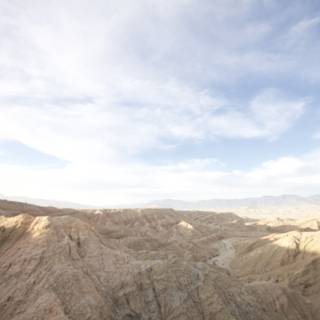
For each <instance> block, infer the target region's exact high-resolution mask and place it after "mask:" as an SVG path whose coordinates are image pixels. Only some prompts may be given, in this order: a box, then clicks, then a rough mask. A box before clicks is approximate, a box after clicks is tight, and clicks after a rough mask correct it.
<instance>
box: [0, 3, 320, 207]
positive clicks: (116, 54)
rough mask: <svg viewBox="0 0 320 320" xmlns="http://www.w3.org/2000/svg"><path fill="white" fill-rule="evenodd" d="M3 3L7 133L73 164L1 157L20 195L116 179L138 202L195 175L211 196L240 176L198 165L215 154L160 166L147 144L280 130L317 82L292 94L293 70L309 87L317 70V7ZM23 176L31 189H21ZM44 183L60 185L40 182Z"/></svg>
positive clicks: (0, 89)
mask: <svg viewBox="0 0 320 320" xmlns="http://www.w3.org/2000/svg"><path fill="white" fill-rule="evenodd" d="M0 6H1V10H0V12H1V13H0V18H1V19H0V20H1V23H0V36H1V39H2V41H1V44H0V139H9V140H13V141H18V142H20V143H23V144H24V145H26V146H28V147H30V148H32V149H35V150H38V151H39V152H42V153H45V154H49V155H51V156H54V157H57V158H60V159H63V160H65V161H67V163H68V165H66V167H65V168H64V169H61V168H60V169H59V170H58V169H55V170H52V169H50V170H47V171H44V170H43V169H41V170H40V169H39V171H37V170H36V169H35V168H33V169H32V170H31V169H30V168H29V169H27V168H25V167H23V165H21V167H19V166H10V165H6V166H2V165H0V171H1V177H2V179H3V180H2V181H6V182H7V187H6V188H7V190H8V192H10V193H15V191H14V190H15V188H17V186H16V185H17V184H19V186H20V188H21V189H20V190H19V189H18V188H17V189H16V193H26V194H27V193H28V194H27V195H29V196H32V195H33V194H29V193H34V194H35V195H36V196H39V195H37V194H36V193H37V192H44V193H46V194H43V197H47V198H48V197H50V198H51V197H52V196H50V193H52V194H57V197H60V196H61V197H64V196H65V195H68V197H70V200H75V201H76V200H77V198H80V197H82V196H84V195H85V193H86V192H87V193H88V194H90V196H89V197H90V199H89V200H90V201H100V200H101V201H102V200H103V199H104V198H105V195H106V194H107V193H108V194H111V193H109V192H110V189H112V190H114V192H113V193H112V198H113V199H116V198H119V200H120V198H121V197H124V198H125V199H130V200H134V198H135V197H141V198H143V194H145V195H146V197H148V194H149V193H150V197H151V192H152V194H153V195H154V197H160V196H162V195H163V196H165V194H166V192H165V189H166V188H165V187H164V185H165V179H167V181H168V183H171V184H172V185H173V186H175V187H172V188H171V189H168V192H169V191H170V192H172V193H173V195H174V194H176V195H177V196H178V195H183V192H181V190H184V188H180V187H179V185H181V186H182V185H184V186H186V188H187V186H188V188H189V187H190V190H189V191H188V190H187V189H186V190H184V191H185V192H186V194H187V193H191V190H192V188H193V186H197V185H199V192H200V190H201V192H203V193H205V192H207V193H209V192H211V191H214V190H215V189H214V188H215V187H214V185H215V183H216V182H215V181H216V180H215V179H217V181H219V179H220V178H221V177H223V178H225V180H223V181H224V182H223V184H225V185H226V187H225V190H227V181H229V183H230V185H231V184H232V183H233V181H234V179H237V177H238V173H234V172H233V171H232V168H231V169H230V172H225V171H224V170H226V169H222V168H221V166H220V167H219V170H218V169H217V168H216V169H215V167H214V165H217V166H218V162H219V159H216V158H218V156H217V157H216V156H215V157H214V159H215V160H214V161H213V160H210V161H209V162H210V163H211V167H210V166H209V167H207V168H206V169H204V164H206V163H207V161H208V160H207V159H209V158H210V157H206V158H205V159H202V160H201V159H199V157H197V155H193V156H190V158H188V159H185V161H184V162H183V163H181V162H180V161H176V160H175V159H172V163H170V164H169V165H168V166H164V167H160V166H155V164H154V163H152V162H147V161H145V160H144V159H143V154H146V153H148V152H155V153H156V152H157V150H160V149H161V150H163V149H170V148H174V147H175V146H176V145H179V144H184V145H186V148H188V145H190V144H194V143H197V142H198V141H201V142H203V141H205V142H206V143H207V144H208V149H209V148H213V149H214V142H215V141H217V140H226V141H227V140H230V139H238V140H248V139H259V140H260V141H262V142H266V143H269V142H270V141H275V140H277V139H281V137H282V135H283V134H284V133H286V132H288V131H290V129H291V128H292V127H293V126H294V125H295V124H296V123H297V122H298V121H299V120H300V119H301V118H302V116H303V115H304V113H305V112H306V110H307V108H308V107H309V102H310V98H309V95H310V92H308V93H306V94H305V93H298V94H292V88H291V87H290V84H291V80H292V79H293V75H294V76H295V81H296V82H299V81H300V82H301V83H303V84H304V85H305V84H306V83H313V84H314V83H318V82H317V81H319V80H320V79H319V77H318V74H320V73H319V69H320V68H319V66H318V64H316V63H315V57H316V56H318V54H320V47H319V46H316V45H314V43H315V41H313V40H314V39H316V38H317V36H318V35H317V27H318V23H319V21H318V17H317V16H316V12H315V10H311V8H309V11H310V12H308V11H307V9H303V10H304V11H303V15H302V14H300V13H299V12H300V11H301V10H302V7H301V6H297V5H296V6H294V7H293V8H292V7H291V6H290V2H288V6H287V7H283V6H282V5H280V4H278V3H276V2H274V1H262V2H261V1H247V0H243V1H237V2H235V1H204V2H202V3H201V4H199V3H198V2H196V1H193V0H187V1H185V0H174V1H170V3H166V4H164V3H160V2H158V1H144V0H142V1H138V2H135V3H133V2H130V1H124V0H123V1H117V2H116V3H115V2H113V3H112V2H105V1H100V0H94V1H88V0H80V1H68V2H65V1H62V0H57V1H55V2H54V3H53V2H52V3H49V2H43V1H38V0H31V1H28V2H21V1H15V0H14V1H6V0H5V1H2V2H1V4H0ZM280 6H281V8H282V10H279V8H280ZM265 12H268V13H269V14H268V17H269V18H267V17H266V16H267V15H265V14H264V13H265ZM279 12H281V14H279ZM270 17H271V18H270ZM305 33H308V34H309V36H308V41H305V42H303V44H301V45H299V48H298V47H297V46H296V45H295V41H297V39H298V38H299V37H301V36H302V37H303V36H304V35H302V34H305ZM299 75H301V77H300V76H299ZM226 143H227V142H226ZM155 157H156V155H155ZM210 159H211V158H210ZM212 161H213V162H214V165H213V164H212ZM215 161H216V162H215ZM200 167H201V169H200ZM213 167H214V168H213ZM181 168H184V169H185V172H184V173H183V174H182V173H181ZM28 170H29V171H28ZM152 174H154V175H155V177H154V178H152ZM245 174H246V173H241V174H240V176H241V179H243V178H244V175H245ZM31 176H33V177H34V178H33V179H31ZM160 176H161V177H163V178H161V177H160ZM205 176H206V177H213V179H212V180H210V179H208V178H204V177H205ZM229 178H230V180H228V179H229ZM175 179H178V181H180V182H179V185H175V184H174V182H173V181H175ZM221 179H222V178H221ZM28 180H29V181H31V180H32V181H33V183H34V186H33V187H32V186H31V187H30V186H29V187H28V188H27V187H25V188H24V187H23V186H24V185H25V181H28ZM44 181H52V184H51V186H47V187H46V190H40V187H39V186H40V185H42V186H43V184H44ZM169 181H171V182H169ZM197 181H198V182H197ZM257 181H259V178H257ZM62 186H63V187H62ZM80 186H85V187H83V189H81V188H82V187H80ZM151 186H152V187H151ZM254 188H256V186H255V187H254ZM254 188H253V189H254ZM89 189H90V190H94V191H95V195H93V193H90V192H89ZM230 190H231V189H230ZM120 195H121V196H120ZM101 201H100V202H101ZM107 202H108V201H107V200H106V203H107Z"/></svg>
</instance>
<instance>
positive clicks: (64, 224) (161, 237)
mask: <svg viewBox="0 0 320 320" xmlns="http://www.w3.org/2000/svg"><path fill="white" fill-rule="evenodd" d="M0 213H1V216H0V272H1V277H0V292H1V294H0V319H1V320H31V319H32V320H40V319H41V320H43V319H48V320H67V319H68V320H82V319H83V320H85V319H86V320H87V319H90V320H102V319H106V320H107V319H108V320H109V319H110V320H113V319H114V320H130V319H135V320H138V319H139V320H147V319H148V320H156V319H160V320H169V319H172V320H175V319H202V320H211V319H216V320H235V319H237V320H257V319H258V320H267V319H268V320H284V319H288V320H289V319H290V320H308V319H310V320H316V319H319V317H318V318H317V313H315V312H314V310H315V308H314V305H313V304H312V303H315V299H312V297H314V295H315V292H318V291H317V290H318V286H313V287H308V284H309V281H310V279H311V278H314V279H316V280H317V279H318V277H319V276H318V274H319V273H318V269H317V268H315V269H312V270H314V274H313V275H311V276H310V275H309V274H308V273H306V271H305V270H306V268H307V266H308V265H311V267H310V268H312V265H313V264H316V262H315V260H314V258H316V256H317V254H318V251H316V249H315V248H316V247H317V244H316V243H317V241H318V240H317V237H314V238H313V237H312V235H315V233H317V231H314V230H313V229H312V231H310V232H306V231H293V230H299V228H300V226H297V225H295V224H294V223H291V227H290V228H291V229H292V231H288V226H285V227H284V229H282V227H279V225H275V226H273V225H272V223H270V222H268V223H265V222H263V223H260V224H259V223H258V222H257V221H253V220H249V219H242V218H240V217H238V216H236V215H234V214H231V213H230V214H215V213H212V212H202V211H201V212H196V211H194V212H188V211H174V210H172V209H134V210H132V209H123V210H82V211H76V210H70V209H56V208H52V207H46V208H44V207H37V206H33V205H26V204H22V203H16V202H9V201H0ZM311 225H312V226H313V227H314V226H315V224H314V223H311ZM303 228H305V227H303ZM303 228H302V229H303ZM291 229H290V230H291ZM302 229H301V230H302ZM303 230H305V229H303ZM308 230H309V229H308ZM290 232H297V233H299V234H300V233H301V234H304V232H306V234H308V235H309V236H311V237H312V239H314V240H312V241H314V243H313V244H309V245H310V248H312V252H313V254H314V258H311V257H309V260H307V261H306V262H303V261H302V260H303V259H300V260H301V261H300V260H299V259H298V258H296V257H295V255H294V253H292V250H293V249H294V248H295V247H294V246H293V245H292V243H291V240H288V241H287V242H286V241H284V240H281V239H282V237H285V235H286V234H287V235H288V237H290V235H291V234H290ZM268 237H269V238H268ZM303 237H306V238H303ZM301 239H303V240H300V241H304V242H305V243H310V239H309V238H308V237H307V235H306V236H304V235H301ZM260 242H261V243H260ZM268 246H271V247H270V249H273V248H276V247H277V248H280V249H279V250H283V248H284V247H285V246H287V247H288V249H284V250H288V251H289V254H288V259H289V260H290V259H291V260H290V262H288V265H291V264H292V265H293V266H295V263H294V259H298V260H299V261H300V262H299V261H298V262H297V264H296V266H297V269H296V271H297V273H296V274H295V275H294V276H292V277H291V278H290V279H289V280H290V281H289V280H287V277H285V276H284V278H283V279H282V278H281V279H275V278H274V277H272V276H270V277H269V278H268V279H267V280H268V281H262V278H260V275H261V272H262V271H261V270H262V269H263V266H262V262H261V265H260V266H258V265H257V266H256V265H254V264H253V263H252V264H251V263H249V262H248V264H247V262H246V261H245V260H244V259H242V257H244V256H245V255H248V257H249V256H250V254H249V252H254V254H256V253H255V252H256V251H255V250H260V249H261V250H262V251H263V249H262V247H264V248H265V250H267V251H268V250H269V249H268V248H269V247H268ZM283 246H284V247H283ZM259 248H260V249H259ZM299 248H300V247H299ZM310 250H311V249H310ZM258 252H260V251H258ZM282 254H283V253H282V251H281V252H280V253H279V255H282ZM256 257H257V259H259V261H257V264H259V263H260V259H261V256H260V253H259V254H258V253H257V255H256ZM268 259H269V260H268V261H269V262H270V261H272V259H273V255H270V256H268ZM283 259H284V258H282V256H281V257H277V258H276V259H275V260H274V262H273V264H272V266H270V268H271V271H272V272H273V271H274V272H275V274H276V272H277V268H281V267H282V264H283V262H282V260H283ZM249 260H250V259H249ZM249 260H248V261H249ZM268 261H267V262H266V261H265V260H264V263H268ZM290 263H291V264H290ZM279 264H280V265H279ZM304 266H305V268H304ZM242 267H244V269H243V270H244V272H243V273H241V272H240V269H241V268H242ZM245 271H247V272H248V273H246V272H245ZM253 273H254V275H256V276H255V277H253V278H252V279H251V278H250V275H251V274H253ZM316 277H317V278H316ZM276 280H277V281H276ZM305 285H307V287H306V288H305V287H304V286H305ZM307 289H309V291H310V292H311V293H310V292H309V291H304V290H307ZM309 293H310V294H309ZM310 297H311V298H310Z"/></svg>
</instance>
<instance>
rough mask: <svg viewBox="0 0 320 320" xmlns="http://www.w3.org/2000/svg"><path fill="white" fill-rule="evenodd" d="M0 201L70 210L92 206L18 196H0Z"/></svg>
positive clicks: (90, 207)
mask: <svg viewBox="0 0 320 320" xmlns="http://www.w3.org/2000/svg"><path fill="white" fill-rule="evenodd" d="M0 199H3V200H10V201H18V202H25V203H30V204H34V205H37V206H42V207H56V208H72V209H92V208H93V206H89V205H85V204H80V203H75V202H69V201H58V200H49V199H37V198H29V197H22V196H21V197H20V196H16V197H13V196H4V195H0Z"/></svg>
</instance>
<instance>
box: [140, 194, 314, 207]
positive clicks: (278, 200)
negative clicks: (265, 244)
mask: <svg viewBox="0 0 320 320" xmlns="http://www.w3.org/2000/svg"><path fill="white" fill-rule="evenodd" d="M296 205H298V206H300V205H320V195H313V196H310V197H302V196H297V195H281V196H263V197H257V198H243V199H209V200H199V201H182V200H174V199H164V200H156V201H152V202H149V203H147V204H146V205H145V206H147V207H155V208H168V207H169V208H176V209H211V208H238V207H255V206H296Z"/></svg>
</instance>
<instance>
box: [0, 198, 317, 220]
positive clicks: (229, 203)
mask: <svg viewBox="0 0 320 320" xmlns="http://www.w3.org/2000/svg"><path fill="white" fill-rule="evenodd" d="M0 199H6V200H11V201H19V202H25V203H30V204H34V205H38V206H44V207H47V206H52V207H56V208H72V209H95V208H98V206H91V205H86V204H80V203H75V202H68V201H57V200H48V199H37V198H29V197H22V196H21V197H19V196H16V197H13V196H3V195H0ZM104 207H105V208H108V206H104ZM113 207H114V208H173V209H177V210H179V209H180V210H208V211H216V212H233V213H236V214H239V215H242V216H248V217H260V218H261V217H267V216H268V217H271V216H279V217H282V216H283V217H284V216H285V217H293V218H297V217H306V216H315V215H317V216H318V215H319V216H320V195H313V196H309V197H303V196H297V195H281V196H263V197H256V198H253V197H252V198H242V199H241V198H240V199H208V200H199V201H183V200H176V199H163V200H155V201H151V202H147V203H140V204H134V205H123V206H121V205H119V206H113Z"/></svg>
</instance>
